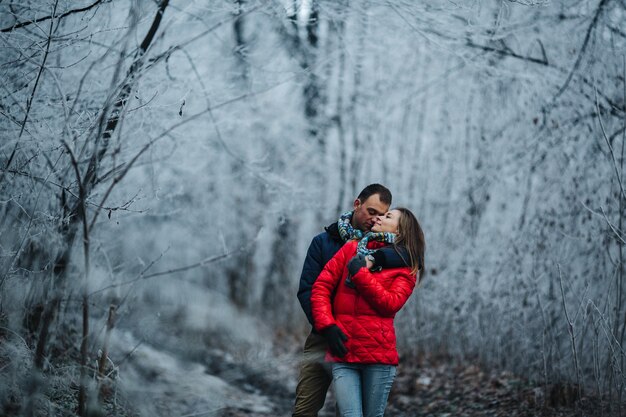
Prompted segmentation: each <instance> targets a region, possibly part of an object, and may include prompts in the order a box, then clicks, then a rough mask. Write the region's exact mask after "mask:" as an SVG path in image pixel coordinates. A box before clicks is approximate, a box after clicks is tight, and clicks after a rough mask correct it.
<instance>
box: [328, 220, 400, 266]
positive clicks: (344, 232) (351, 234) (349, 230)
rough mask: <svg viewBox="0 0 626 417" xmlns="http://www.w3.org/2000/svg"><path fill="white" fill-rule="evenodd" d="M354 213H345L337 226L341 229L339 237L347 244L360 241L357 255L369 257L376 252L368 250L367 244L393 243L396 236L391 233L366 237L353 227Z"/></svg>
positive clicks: (380, 233) (369, 234) (370, 234)
mask: <svg viewBox="0 0 626 417" xmlns="http://www.w3.org/2000/svg"><path fill="white" fill-rule="evenodd" d="M353 214H354V211H347V212H345V213H343V214H342V215H341V216H340V217H339V220H338V221H337V226H338V228H339V235H340V236H341V238H342V239H343V240H344V241H345V242H347V241H349V240H358V241H359V244H358V245H357V253H360V254H362V255H369V254H370V253H373V252H375V249H368V248H367V243H368V242H370V241H378V242H385V243H393V242H394V240H395V237H396V235H395V234H393V233H389V232H367V233H365V235H364V234H363V232H362V231H361V230H359V229H355V228H354V227H352V223H350V222H351V221H352V215H353Z"/></svg>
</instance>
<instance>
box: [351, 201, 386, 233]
mask: <svg viewBox="0 0 626 417" xmlns="http://www.w3.org/2000/svg"><path fill="white" fill-rule="evenodd" d="M387 210H389V204H386V203H383V202H382V201H380V195H379V194H373V195H371V196H370V197H369V198H368V199H367V200H365V201H363V202H361V201H360V200H359V199H358V198H357V199H356V200H354V214H353V215H352V227H356V228H357V229H360V230H362V231H364V232H369V231H370V229H371V228H372V226H373V225H374V222H375V221H376V216H382V215H383V214H385V213H386V212H387Z"/></svg>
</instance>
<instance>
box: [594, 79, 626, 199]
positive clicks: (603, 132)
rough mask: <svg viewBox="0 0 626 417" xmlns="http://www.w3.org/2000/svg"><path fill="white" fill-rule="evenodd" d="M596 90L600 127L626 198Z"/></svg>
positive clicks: (621, 189)
mask: <svg viewBox="0 0 626 417" xmlns="http://www.w3.org/2000/svg"><path fill="white" fill-rule="evenodd" d="M595 92H596V112H597V114H598V121H599V122H600V128H601V130H602V136H603V137H604V140H605V141H606V145H607V146H608V147H609V151H610V152H611V159H612V160H613V168H614V169H615V176H616V177H617V182H618V183H619V189H620V191H621V193H622V198H623V199H626V192H625V191H624V185H623V184H622V177H621V175H620V173H619V168H618V166H617V160H616V159H615V152H613V146H611V142H610V141H609V137H608V136H607V134H606V130H605V129H604V123H602V115H601V113H600V105H599V104H598V90H597V89H596V90H595Z"/></svg>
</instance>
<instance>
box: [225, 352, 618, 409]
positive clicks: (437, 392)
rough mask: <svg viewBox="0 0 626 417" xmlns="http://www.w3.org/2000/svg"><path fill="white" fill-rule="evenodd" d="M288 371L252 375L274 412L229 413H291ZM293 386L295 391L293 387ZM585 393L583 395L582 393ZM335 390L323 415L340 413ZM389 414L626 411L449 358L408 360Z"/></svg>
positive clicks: (396, 384)
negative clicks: (283, 373) (280, 378)
mask: <svg viewBox="0 0 626 417" xmlns="http://www.w3.org/2000/svg"><path fill="white" fill-rule="evenodd" d="M292 363H293V364H294V366H293V367H292V368H291V369H290V370H289V375H284V378H285V379H283V380H282V381H279V380H277V377H278V374H274V375H273V376H272V377H271V378H270V379H268V375H262V374H256V375H249V378H247V381H246V382H247V384H248V386H249V387H250V388H251V389H256V390H259V391H260V393H261V394H263V395H265V397H266V398H267V401H268V403H269V404H267V405H269V406H270V408H271V412H267V413H265V412H264V413H258V412H254V411H250V410H246V409H244V408H236V407H232V408H228V409H224V410H222V414H221V415H223V416H227V417H241V416H248V417H266V416H270V415H272V416H290V415H291V407H292V405H293V403H292V402H293V395H294V393H293V389H294V378H295V375H296V373H297V362H295V361H294V362H292ZM289 390H291V391H289ZM581 394H582V396H581ZM334 416H335V407H334V399H333V393H332V389H331V390H330V392H329V394H328V396H327V401H326V405H325V406H324V409H323V410H322V412H321V413H320V417H334ZM385 416H386V417H403V416H423V417H452V416H459V417H474V416H503V417H504V416H511V417H522V416H524V417H525V416H542V417H561V416H580V417H592V416H593V417H595V416H603V417H604V416H626V408H622V409H621V410H618V409H615V407H614V408H613V409H610V408H609V407H607V406H604V407H601V406H600V402H599V401H597V400H596V399H594V398H592V397H590V396H587V395H585V393H584V392H579V390H578V389H577V387H575V386H572V385H553V386H549V387H544V386H541V385H536V384H534V385H533V384H531V383H529V382H528V381H524V380H522V379H521V378H517V377H516V376H515V375H512V374H510V373H507V372H488V371H485V370H483V369H481V368H480V367H478V366H476V365H474V364H466V365H458V364H456V365H453V364H450V361H448V360H445V359H430V360H425V359H419V360H418V359H415V360H404V361H403V362H402V363H401V365H400V367H399V368H398V375H397V377H396V380H395V382H394V386H393V389H392V391H391V394H390V397H389V403H388V407H387V410H386V412H385Z"/></svg>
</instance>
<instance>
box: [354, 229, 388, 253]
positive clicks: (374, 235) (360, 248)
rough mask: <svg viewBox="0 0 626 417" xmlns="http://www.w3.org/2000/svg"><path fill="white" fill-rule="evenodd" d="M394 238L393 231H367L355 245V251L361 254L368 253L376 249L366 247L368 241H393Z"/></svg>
mask: <svg viewBox="0 0 626 417" xmlns="http://www.w3.org/2000/svg"><path fill="white" fill-rule="evenodd" d="M395 239H396V235H395V233H389V232H368V233H366V234H365V236H363V238H362V239H361V240H359V243H358V245H357V246H356V252H357V253H360V254H361V255H369V254H372V253H374V252H376V249H368V248H367V243H368V242H370V241H377V242H385V243H393V242H394V240H395Z"/></svg>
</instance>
